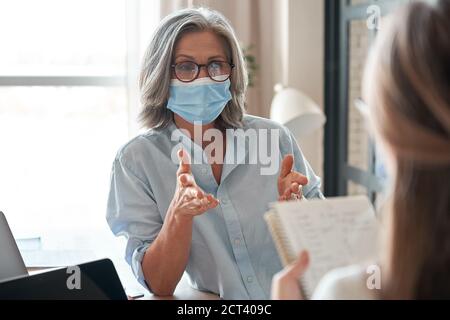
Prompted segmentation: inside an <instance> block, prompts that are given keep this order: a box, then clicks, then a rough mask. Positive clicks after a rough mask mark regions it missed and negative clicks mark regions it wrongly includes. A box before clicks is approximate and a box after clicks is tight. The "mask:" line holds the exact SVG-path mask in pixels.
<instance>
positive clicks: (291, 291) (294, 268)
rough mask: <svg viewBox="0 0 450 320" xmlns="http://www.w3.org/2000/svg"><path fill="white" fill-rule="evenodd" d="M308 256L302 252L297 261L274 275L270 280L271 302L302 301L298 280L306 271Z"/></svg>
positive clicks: (305, 252)
mask: <svg viewBox="0 0 450 320" xmlns="http://www.w3.org/2000/svg"><path fill="white" fill-rule="evenodd" d="M308 265H309V254H308V252H307V251H302V252H301V253H300V255H299V257H298V259H297V260H296V261H295V262H293V263H292V264H291V265H289V266H287V267H286V268H284V269H283V270H281V271H280V272H278V273H277V274H275V275H274V277H273V279H272V293H271V297H272V299H273V300H303V299H304V297H303V295H302V292H301V290H300V286H299V279H300V277H301V276H302V275H303V274H304V273H305V271H306V270H307V269H308Z"/></svg>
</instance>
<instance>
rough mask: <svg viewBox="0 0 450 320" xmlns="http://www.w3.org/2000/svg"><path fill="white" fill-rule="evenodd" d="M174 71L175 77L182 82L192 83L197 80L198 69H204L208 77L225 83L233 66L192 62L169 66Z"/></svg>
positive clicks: (216, 62)
mask: <svg viewBox="0 0 450 320" xmlns="http://www.w3.org/2000/svg"><path fill="white" fill-rule="evenodd" d="M171 67H172V68H173V69H174V71H175V77H177V79H178V80H180V81H182V82H192V81H194V80H195V79H197V78H198V75H199V74H200V69H201V68H203V67H206V70H207V72H208V76H209V77H210V78H211V79H212V80H214V81H216V82H224V81H227V80H228V79H229V78H230V77H231V71H232V69H233V68H234V64H232V63H228V62H224V61H211V62H209V63H208V64H197V63H195V62H192V61H184V62H180V63H176V64H173V65H172V66H171Z"/></svg>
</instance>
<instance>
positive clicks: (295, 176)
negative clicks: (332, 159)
mask: <svg viewBox="0 0 450 320" xmlns="http://www.w3.org/2000/svg"><path fill="white" fill-rule="evenodd" d="M289 178H290V179H291V181H292V182H297V183H298V184H300V185H302V186H304V185H307V184H308V178H307V177H306V176H304V175H302V174H301V173H298V172H292V173H291V175H290V176H289Z"/></svg>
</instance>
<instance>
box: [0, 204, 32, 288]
mask: <svg viewBox="0 0 450 320" xmlns="http://www.w3.org/2000/svg"><path fill="white" fill-rule="evenodd" d="M25 276H28V272H27V268H26V267H25V263H24V262H23V259H22V256H21V255H20V251H19V248H18V247H17V244H16V241H15V240H14V237H13V235H12V232H11V229H10V228H9V226H8V222H7V221H6V217H5V215H4V214H3V212H1V211H0V281H5V280H10V279H16V278H21V277H25Z"/></svg>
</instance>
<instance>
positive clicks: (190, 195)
mask: <svg viewBox="0 0 450 320" xmlns="http://www.w3.org/2000/svg"><path fill="white" fill-rule="evenodd" d="M178 159H179V160H180V167H179V168H178V171H177V187H176V190H175V194H174V196H173V199H172V202H171V204H170V209H171V210H172V212H173V213H174V215H175V217H187V218H193V217H195V216H198V215H201V214H203V213H205V212H206V211H208V210H210V209H213V208H215V207H217V205H218V204H219V201H218V200H217V199H216V198H215V197H214V196H213V195H211V194H206V193H205V192H204V191H203V190H202V189H201V188H200V187H199V186H198V185H197V183H196V182H195V179H194V176H193V175H192V171H191V165H190V163H191V162H190V158H189V154H188V153H187V152H185V151H184V150H183V149H181V150H180V151H178Z"/></svg>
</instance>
